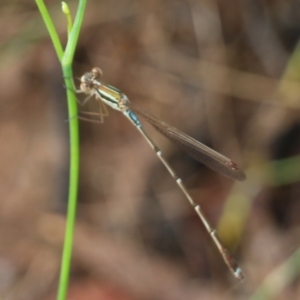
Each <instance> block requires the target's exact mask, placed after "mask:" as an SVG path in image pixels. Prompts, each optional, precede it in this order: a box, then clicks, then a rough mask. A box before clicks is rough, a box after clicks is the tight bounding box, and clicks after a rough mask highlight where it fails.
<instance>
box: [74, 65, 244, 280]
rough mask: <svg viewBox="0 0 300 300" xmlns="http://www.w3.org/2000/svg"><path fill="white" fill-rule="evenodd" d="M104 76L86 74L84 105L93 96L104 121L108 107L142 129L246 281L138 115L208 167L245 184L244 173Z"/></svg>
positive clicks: (230, 263) (95, 71) (239, 274)
mask: <svg viewBox="0 0 300 300" xmlns="http://www.w3.org/2000/svg"><path fill="white" fill-rule="evenodd" d="M101 76H102V71H101V69H100V68H93V69H92V70H91V72H87V73H85V74H84V75H83V76H82V77H81V78H80V81H81V84H80V90H79V91H78V92H82V93H85V94H88V95H89V96H88V97H87V98H86V99H85V100H84V103H85V102H86V101H87V100H89V99H90V98H91V97H92V96H95V99H96V100H97V103H98V106H99V110H100V116H101V120H102V117H103V103H104V104H107V105H108V106H110V107H112V108H113V109H115V110H118V111H120V112H122V113H123V115H124V116H125V117H126V118H128V119H129V121H130V122H131V123H132V124H133V125H134V126H135V127H136V128H137V129H138V131H139V132H140V133H141V134H142V136H143V137H144V138H145V140H146V141H147V142H148V144H149V145H150V146H151V148H152V149H153V150H154V151H155V153H156V155H157V156H158V158H159V159H160V160H161V162H162V163H163V165H164V166H165V167H166V169H167V170H168V171H169V173H170V174H171V176H172V177H173V179H174V180H175V182H176V183H177V185H178V186H179V188H180V189H181V191H182V192H183V194H184V195H185V197H186V198H187V200H188V201H189V202H190V204H191V205H192V207H193V208H194V210H195V211H196V213H197V214H198V216H199V218H200V219H201V221H202V223H203V225H204V226H205V228H206V230H207V232H208V233H209V234H210V236H211V238H212V240H213V241H214V243H215V245H216V246H217V248H218V250H219V252H220V253H221V255H222V257H223V259H224V261H225V263H226V265H227V266H228V268H229V269H230V271H231V272H232V273H233V275H234V276H235V277H236V278H237V279H239V280H242V279H243V278H244V275H243V272H242V270H241V268H240V267H239V265H238V264H237V262H236V261H235V259H234V258H233V257H232V255H231V254H230V252H229V250H228V249H227V248H226V247H225V246H224V245H223V243H222V242H221V240H220V238H219V237H218V234H217V231H216V229H215V228H213V227H212V226H211V225H210V223H209V221H208V219H207V218H206V216H205V214H204V212H203V211H202V209H201V207H200V205H199V204H197V203H196V202H195V201H194V200H193V199H192V197H191V196H190V194H189V192H188V190H187V189H186V187H185V186H184V184H183V183H182V180H181V179H180V178H179V177H178V176H177V175H176V174H175V172H174V170H173V169H172V167H171V166H170V164H169V163H168V162H167V161H166V159H165V158H164V157H163V155H162V152H161V150H160V149H159V148H158V147H157V146H156V145H155V144H154V143H153V141H152V139H151V138H150V137H149V136H148V134H147V133H146V132H145V131H144V129H143V127H142V124H141V122H140V120H139V119H138V117H137V114H138V115H141V116H143V117H144V118H145V119H146V120H147V121H148V122H149V123H150V124H151V125H152V126H154V128H156V129H157V130H158V131H159V132H161V133H162V134H163V135H164V136H166V137H167V138H168V139H170V140H171V141H173V142H174V143H176V144H177V145H178V146H179V147H180V148H182V149H183V150H184V151H185V152H187V153H188V154H189V155H190V156H192V157H193V158H195V159H196V160H198V161H200V162H201V163H203V164H205V165H206V166H208V167H209V168H211V169H213V170H215V171H217V172H219V173H221V174H223V175H225V176H227V177H229V178H232V179H234V180H237V181H243V180H245V179H246V176H245V174H244V172H243V171H241V170H239V168H238V166H237V165H236V164H235V163H234V162H233V161H232V160H231V159H229V158H227V157H225V156H223V155H222V154H220V153H218V152H216V151H214V150H212V149H210V148H209V147H207V146H205V145H203V144H202V143H200V142H198V141H197V140H195V139H193V138H192V137H190V136H188V135H186V134H185V133H183V132H181V131H179V130H178V129H176V128H174V127H172V126H170V125H168V124H167V123H165V122H163V121H161V120H159V119H158V118H157V117H155V116H153V115H152V114H150V113H149V112H147V111H146V110H144V109H141V108H139V107H137V106H136V105H134V104H133V103H131V102H130V101H129V99H128V98H127V96H126V95H125V94H124V93H123V92H121V91H120V90H119V89H117V88H115V87H113V86H110V85H108V84H105V83H102V82H100V78H101ZM104 114H106V111H104Z"/></svg>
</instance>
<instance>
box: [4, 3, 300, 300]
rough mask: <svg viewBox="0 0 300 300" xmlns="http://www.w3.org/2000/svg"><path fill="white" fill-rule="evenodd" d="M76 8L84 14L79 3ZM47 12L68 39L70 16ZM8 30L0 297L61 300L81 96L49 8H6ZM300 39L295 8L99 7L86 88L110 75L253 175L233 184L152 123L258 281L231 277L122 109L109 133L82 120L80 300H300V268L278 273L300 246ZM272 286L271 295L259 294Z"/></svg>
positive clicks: (87, 46)
mask: <svg viewBox="0 0 300 300" xmlns="http://www.w3.org/2000/svg"><path fill="white" fill-rule="evenodd" d="M68 4H69V5H70V8H71V10H72V13H73V16H74V15H75V12H76V6H77V1H68ZM46 5H47V7H48V8H49V10H50V12H51V16H52V17H53V19H54V22H55V25H56V26H57V29H58V31H59V33H60V37H61V40H62V41H63V43H65V41H66V39H67V33H66V27H67V26H66V20H65V17H64V15H63V14H62V13H61V4H60V2H59V1H46ZM0 28H1V30H0V41H1V45H0V76H1V80H0V145H1V146H0V166H1V168H0V299H1V300H2V299H5V300H8V299H9V300H27V299H28V300H29V299H32V300H34V299H48V300H50V299H55V297H56V296H55V294H56V290H57V282H58V274H59V268H60V257H61V251H62V245H63V237H64V228H65V212H66V205H67V194H68V163H69V156H68V146H69V145H68V123H67V121H66V120H67V111H66V108H67V107H66V96H65V94H66V92H65V89H64V87H63V78H62V73H61V68H60V65H59V63H58V61H57V57H56V54H55V52H54V50H53V46H52V44H51V41H50V38H49V36H48V34H47V31H46V28H45V26H44V24H43V21H42V19H41V16H40V14H39V12H38V10H37V7H36V5H35V2H34V1H29V0H23V1H20V0H19V1H1V3H0ZM299 34H300V3H299V1H296V0H295V1H293V0H290V1H286V0H285V1H283V0H273V1H267V0H254V1H253V0H252V1H250V0H235V1H225V0H164V1H155V0H154V1H143V0H140V1H134V0H113V1H111V0H110V1H109V0H93V1H92V0H91V1H88V3H87V10H86V14H85V19H84V23H83V28H82V31H81V34H80V38H79V44H78V49H77V52H76V55H75V60H74V74H75V76H76V77H77V78H78V77H80V76H81V75H82V74H83V73H84V72H87V71H89V70H90V69H91V68H92V67H94V66H99V67H101V68H102V70H103V72H104V77H103V81H104V82H106V83H109V84H111V85H113V86H116V87H118V88H119V89H121V90H122V91H124V93H125V94H126V95H127V96H128V97H129V98H130V99H131V101H132V102H134V103H136V104H138V105H139V106H142V107H145V108H146V109H148V110H149V111H151V112H153V113H154V114H155V115H157V116H159V117H160V118H161V119H163V120H165V121H166V122H168V123H170V124H172V125H174V126H176V127H177V128H179V129H180V130H182V131H184V132H186V133H188V134H189V135H191V136H193V137H195V138H196V139H198V140H200V141H201V142H203V143H205V144H207V145H209V146H211V147H212V148H214V149H216V150H217V151H219V152H221V153H223V154H224V155H226V156H228V157H230V158H232V159H233V160H234V161H235V162H237V163H238V164H239V166H241V168H243V169H245V171H246V174H247V177H248V179H247V181H245V182H244V183H234V182H233V181H231V180H230V179H227V178H224V177H222V176H220V175H218V174H216V173H215V172H213V171H210V170H208V169H207V168H206V167H204V166H203V165H201V164H200V163H198V162H196V161H195V160H193V159H192V158H190V157H189V156H187V155H186V154H184V153H183V152H182V151H181V150H180V149H178V148H177V147H176V146H174V145H173V144H171V143H170V142H169V141H167V140H166V139H165V138H164V137H162V136H161V135H160V134H159V133H157V132H156V131H155V130H154V129H152V128H151V126H148V125H147V124H146V122H143V123H145V129H146V130H147V131H148V132H149V133H150V134H151V136H152V137H153V140H154V141H155V142H156V143H157V145H158V146H159V147H160V148H161V149H162V150H163V152H164V154H165V156H166V157H167V158H168V160H169V162H170V163H171V165H172V166H173V167H174V169H175V170H176V172H177V173H178V174H179V176H180V177H182V179H183V181H184V182H185V183H186V185H187V187H188V189H189V190H190V192H191V194H192V196H193V197H194V198H195V201H197V202H198V203H199V204H201V206H202V207H203V209H204V211H205V212H206V215H207V217H208V218H209V219H210V220H211V223H212V224H213V225H214V226H216V227H218V229H219V233H220V236H221V238H222V240H223V241H224V242H225V243H226V245H228V247H229V248H230V249H231V251H232V252H233V253H234V256H235V257H236V258H237V260H238V261H239V262H240V264H241V266H242V268H243V270H244V272H245V275H246V280H245V281H244V282H242V283H237V282H236V280H235V279H234V278H233V277H232V275H231V274H230V272H229V271H228V269H227V268H226V266H225V265H224V262H223V260H222V258H221V257H220V255H219V253H218V251H217V250H216V249H215V246H214V245H213V243H212V241H211V240H210V238H209V236H208V234H207V233H206V232H205V230H204V229H203V225H202V224H201V222H200V220H199V219H198V217H197V216H196V214H195V213H194V211H193V209H192V208H191V207H190V206H189V204H188V203H187V201H186V200H185V198H184V197H183V195H182V193H181V192H180V190H179V189H178V188H177V186H176V184H175V183H174V182H173V180H172V178H170V176H169V174H168V173H167V171H166V170H165V169H164V167H163V166H162V165H161V163H160V161H159V160H158V159H157V157H156V156H155V154H154V153H153V151H152V150H151V149H150V147H149V146H148V145H147V144H146V142H145V141H144V140H143V138H142V137H141V136H140V134H139V133H138V132H137V130H136V129H135V128H134V127H133V126H132V125H131V124H130V123H129V122H128V120H126V119H125V118H124V117H123V116H122V114H120V113H118V112H116V111H112V110H109V112H110V115H109V117H108V118H106V119H105V122H104V124H100V125H99V124H95V123H90V122H83V121H81V122H80V134H81V136H80V142H81V169H80V186H79V199H78V214H77V216H78V218H77V219H78V220H77V227H76V233H75V241H74V252H73V253H74V256H73V262H72V275H71V282H70V294H69V299H73V300H81V299H89V300H93V299H105V300H106V299H142V300H144V299H145V300H147V299H164V300H165V299H166V300H173V299H176V300H181V299H250V298H251V297H252V298H251V299H299V298H300V284H299V276H298V273H299V268H297V265H299V259H297V258H298V257H299V256H296V257H294V258H295V260H293V262H292V265H289V264H287V265H286V268H281V269H278V268H279V267H280V266H281V265H282V264H284V263H285V264H286V263H287V262H288V259H289V257H290V256H291V255H292V254H293V253H294V251H296V250H297V249H298V247H299V225H300V221H299V220H300V211H299V209H300V201H299V200H300V186H299V180H300V172H299V171H298V169H300V168H299V166H300V165H299V163H298V164H297V160H294V161H292V164H288V161H286V160H282V159H285V158H288V157H292V156H296V155H298V154H299V151H300V139H299V138H300V124H299V120H298V119H299V107H300V106H299V100H300V99H299V98H300V96H299V95H300V93H298V91H300V89H299V87H298V84H297V82H290V84H291V85H289V83H287V87H288V88H282V86H283V84H282V82H281V78H282V77H283V76H284V74H286V73H285V71H286V68H287V65H288V63H290V62H291V55H292V53H293V52H294V51H295V47H296V44H297V42H298V37H299ZM299 72H300V71H299ZM296 73H297V72H296ZM285 78H286V77H285ZM76 83H77V84H78V83H79V82H78V80H77V81H76ZM80 110H84V111H95V105H94V104H93V101H92V100H91V101H90V102H89V103H88V104H87V105H85V106H84V107H80ZM142 121H143V120H142ZM278 160H281V162H280V163H278ZM296 253H297V252H296ZM266 280H267V281H266ZM264 283H267V284H268V288H269V294H266V295H265V296H264V297H263V296H257V294H255V291H256V290H257V289H258V288H259V287H261V286H262V285H263V284H264Z"/></svg>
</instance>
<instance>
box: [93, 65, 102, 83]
mask: <svg viewBox="0 0 300 300" xmlns="http://www.w3.org/2000/svg"><path fill="white" fill-rule="evenodd" d="M91 73H92V74H93V76H94V79H98V80H99V79H100V78H101V77H102V75H103V72H102V70H101V69H100V68H97V67H94V68H93V69H92V71H91Z"/></svg>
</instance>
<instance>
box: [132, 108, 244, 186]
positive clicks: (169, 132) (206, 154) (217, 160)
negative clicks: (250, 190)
mask: <svg viewBox="0 0 300 300" xmlns="http://www.w3.org/2000/svg"><path fill="white" fill-rule="evenodd" d="M128 106H129V108H130V109H131V110H132V111H134V112H135V113H137V114H139V115H141V116H143V117H144V118H145V119H146V120H147V121H148V122H149V123H150V124H151V125H152V126H153V127H154V128H155V129H156V130H158V131H159V132H160V133H162V134H163V135H164V136H166V137H167V138H168V139H170V140H171V141H173V142H174V143H175V144H177V145H178V146H179V147H180V148H181V149H182V150H184V151H185V152H186V153H188V154H189V155H190V156H191V157H193V158H194V159H196V160H198V161H200V162H201V163H203V164H205V165H206V166H207V167H209V168H211V169H213V170H215V171H217V172H219V173H221V174H223V175H225V176H227V177H230V178H232V179H234V180H237V181H243V180H245V179H246V175H245V173H244V172H243V171H241V170H240V169H239V168H238V166H237V164H236V163H234V162H233V161H232V160H231V159H229V158H227V157H226V156H224V155H222V154H220V153H218V152H216V151H214V150H212V149H211V148H209V147H207V146H205V145H204V144H202V143H200V142H198V141H197V140H195V139H193V138H192V137H190V136H188V135H187V134H185V133H183V132H182V131H180V130H178V129H176V128H175V127H173V126H171V125H169V124H167V123H165V122H163V121H161V120H160V119H158V118H157V117H155V116H154V115H152V114H151V113H149V112H148V111H146V110H144V109H141V108H139V107H137V106H135V105H134V104H133V103H129V104H128Z"/></svg>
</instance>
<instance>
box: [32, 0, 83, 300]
mask: <svg viewBox="0 0 300 300" xmlns="http://www.w3.org/2000/svg"><path fill="white" fill-rule="evenodd" d="M36 4H37V6H38V8H39V10H40V13H41V16H42V18H43V20H44V22H45V25H46V27H47V29H48V32H49V35H50V37H51V40H52V43H53V46H54V49H55V51H56V54H57V56H58V59H59V61H60V62H61V66H62V71H63V76H64V79H65V86H66V91H67V99H68V120H69V122H68V123H69V132H70V173H69V174H70V175H69V176H70V179H69V196H68V209H67V220H66V232H65V240H64V247H63V255H62V263H61V271H60V279H59V286H58V293H57V300H65V299H66V295H67V290H68V283H69V274H70V265H71V257H72V246H73V236H74V226H75V218H76V207H77V194H78V178H79V130H78V119H77V118H74V116H77V115H78V110H77V101H76V98H75V95H74V93H73V92H72V89H73V81H72V78H73V73H72V62H73V57H74V53H75V49H76V45H77V41H78V37H79V32H80V29H81V25H82V20H83V16H84V11H85V6H86V0H80V1H79V6H78V10H77V14H76V17H75V21H74V25H72V23H71V18H70V16H68V15H67V22H68V32H69V35H68V42H67V45H66V49H65V51H63V47H62V45H61V42H60V40H59V37H58V34H57V31H56V29H55V27H54V25H53V22H52V20H51V17H50V15H49V13H48V10H47V8H46V6H45V4H44V2H43V0H36ZM63 5H64V7H63V11H64V13H66V11H67V14H68V8H67V10H66V3H64V4H63Z"/></svg>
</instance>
